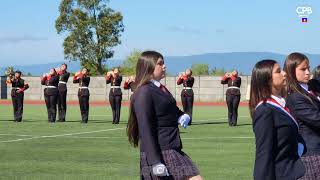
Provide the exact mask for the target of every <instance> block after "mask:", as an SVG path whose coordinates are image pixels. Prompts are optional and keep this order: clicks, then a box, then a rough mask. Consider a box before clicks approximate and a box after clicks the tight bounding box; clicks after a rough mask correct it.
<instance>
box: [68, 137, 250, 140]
mask: <svg viewBox="0 0 320 180" xmlns="http://www.w3.org/2000/svg"><path fill="white" fill-rule="evenodd" d="M67 138H75V139H126V137H108V136H89V137H87V136H72V137H67ZM181 139H182V140H202V139H254V137H251V136H229V137H228V136H222V137H221V136H220V137H219V136H217V137H199V138H188V137H186V138H181Z"/></svg>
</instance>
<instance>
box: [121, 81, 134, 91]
mask: <svg viewBox="0 0 320 180" xmlns="http://www.w3.org/2000/svg"><path fill="white" fill-rule="evenodd" d="M123 89H125V90H129V89H130V90H131V92H133V81H131V82H128V81H126V82H124V84H123Z"/></svg>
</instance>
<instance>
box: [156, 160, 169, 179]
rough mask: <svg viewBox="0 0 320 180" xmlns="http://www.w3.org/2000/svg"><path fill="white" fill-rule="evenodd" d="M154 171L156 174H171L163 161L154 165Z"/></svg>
mask: <svg viewBox="0 0 320 180" xmlns="http://www.w3.org/2000/svg"><path fill="white" fill-rule="evenodd" d="M152 173H153V175H155V176H169V172H168V169H167V167H166V166H165V165H164V164H162V163H157V164H154V165H153V166H152Z"/></svg>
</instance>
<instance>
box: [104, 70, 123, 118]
mask: <svg viewBox="0 0 320 180" xmlns="http://www.w3.org/2000/svg"><path fill="white" fill-rule="evenodd" d="M121 82H122V76H121V75H118V76H117V77H115V78H114V77H113V76H112V75H110V76H106V84H111V88H110V91H109V102H110V105H111V109H112V124H119V121H120V112H121V101H122V91H121Z"/></svg>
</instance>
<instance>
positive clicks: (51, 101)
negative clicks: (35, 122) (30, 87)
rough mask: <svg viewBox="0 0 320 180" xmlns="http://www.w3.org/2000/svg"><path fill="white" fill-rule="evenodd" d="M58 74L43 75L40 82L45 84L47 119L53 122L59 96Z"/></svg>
mask: <svg viewBox="0 0 320 180" xmlns="http://www.w3.org/2000/svg"><path fill="white" fill-rule="evenodd" d="M58 83H59V76H57V75H54V76H51V75H49V76H45V77H43V78H42V79H41V84H42V85H45V88H44V100H45V102H46V106H47V112H48V121H49V122H55V121H56V115H57V101H58V98H59V91H58Z"/></svg>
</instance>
